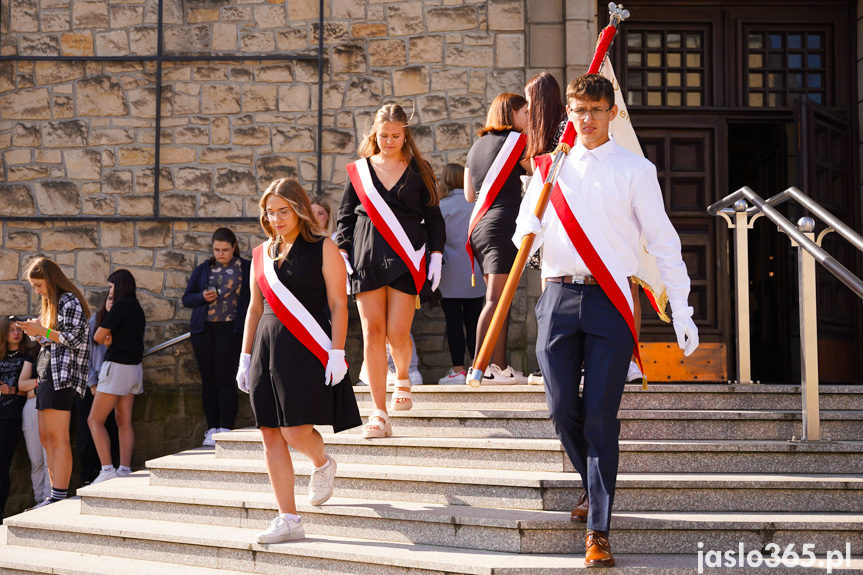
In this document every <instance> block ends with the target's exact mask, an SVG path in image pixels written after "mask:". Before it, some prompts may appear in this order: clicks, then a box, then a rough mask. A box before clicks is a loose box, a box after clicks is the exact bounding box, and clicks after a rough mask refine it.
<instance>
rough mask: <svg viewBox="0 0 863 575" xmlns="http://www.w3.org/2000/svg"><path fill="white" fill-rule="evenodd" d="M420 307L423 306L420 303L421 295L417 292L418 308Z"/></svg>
mask: <svg viewBox="0 0 863 575" xmlns="http://www.w3.org/2000/svg"><path fill="white" fill-rule="evenodd" d="M420 307H422V306H421V305H420V296H419V294H417V309H419V308H420Z"/></svg>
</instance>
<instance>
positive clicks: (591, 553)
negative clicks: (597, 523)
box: [584, 529, 614, 567]
mask: <svg viewBox="0 0 863 575" xmlns="http://www.w3.org/2000/svg"><path fill="white" fill-rule="evenodd" d="M584 547H585V552H584V566H585V567H614V555H612V554H611V544H610V543H609V542H608V536H607V535H604V534H603V533H602V532H601V531H593V530H590V529H588V530H587V537H586V538H585V540H584Z"/></svg>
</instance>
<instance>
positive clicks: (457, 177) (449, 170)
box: [440, 164, 464, 198]
mask: <svg viewBox="0 0 863 575" xmlns="http://www.w3.org/2000/svg"><path fill="white" fill-rule="evenodd" d="M458 188H464V166H462V165H461V164H447V165H446V166H444V167H443V174H441V179H440V195H441V197H442V198H446V197H447V196H449V195H450V194H452V191H453V190H455V189H458Z"/></svg>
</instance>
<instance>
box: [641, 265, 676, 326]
mask: <svg viewBox="0 0 863 575" xmlns="http://www.w3.org/2000/svg"><path fill="white" fill-rule="evenodd" d="M631 281H632V283H634V284H638V285H640V286H641V287H642V289H644V291H646V292H647V293H649V294H650V296H651V297H652V298H653V301H655V302H656V307H657V308H658V309H656V313H657V315H659V319H661V320H662V321H664V322H665V323H671V318H670V317H668V314H667V313H666V311H665V310H666V308H667V307H668V294H667V293H666V292H665V290H662V293H661V294H659V295H656V292H655V291H653V288H652V287H650V284H648V283H647V282H646V281H644V280H642V279H641V278H639V277H637V276H632V278H631Z"/></svg>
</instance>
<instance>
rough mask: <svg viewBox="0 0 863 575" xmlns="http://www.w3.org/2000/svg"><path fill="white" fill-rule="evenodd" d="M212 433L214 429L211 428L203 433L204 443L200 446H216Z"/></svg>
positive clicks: (214, 431)
mask: <svg viewBox="0 0 863 575" xmlns="http://www.w3.org/2000/svg"><path fill="white" fill-rule="evenodd" d="M214 433H216V428H215V427H211V428H210V429H208V430H207V431H205V432H204V443H202V444H201V445H203V446H204V447H213V446H215V445H216V440H215V439H213V434H214Z"/></svg>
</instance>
